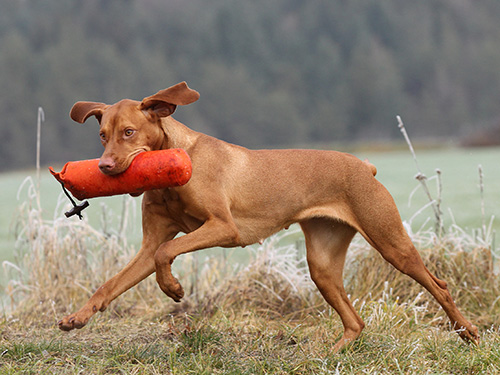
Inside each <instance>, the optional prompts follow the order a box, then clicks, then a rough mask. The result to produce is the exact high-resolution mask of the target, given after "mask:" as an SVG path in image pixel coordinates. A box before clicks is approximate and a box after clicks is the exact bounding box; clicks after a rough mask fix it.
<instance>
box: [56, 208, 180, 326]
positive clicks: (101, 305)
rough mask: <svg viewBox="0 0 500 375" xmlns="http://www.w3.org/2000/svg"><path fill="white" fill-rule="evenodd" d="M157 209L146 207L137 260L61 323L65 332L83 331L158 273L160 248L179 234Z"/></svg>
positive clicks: (135, 258)
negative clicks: (99, 314)
mask: <svg viewBox="0 0 500 375" xmlns="http://www.w3.org/2000/svg"><path fill="white" fill-rule="evenodd" d="M155 209H157V206H154V205H143V233H144V236H143V240H142V246H141V249H140V250H139V252H138V253H137V254H136V256H135V257H134V258H133V259H132V260H131V261H130V263H128V264H127V265H126V266H125V268H123V269H122V270H121V271H120V272H119V273H118V274H116V275H115V276H113V277H112V278H111V279H109V280H108V281H106V282H105V283H104V284H103V285H102V286H101V287H100V288H99V289H97V291H96V292H95V293H94V294H93V295H92V297H90V299H89V300H88V301H87V303H86V304H85V305H84V306H83V307H82V308H81V309H80V310H78V311H77V312H76V313H74V314H71V315H68V316H66V317H64V318H63V319H61V320H60V321H59V323H58V325H59V328H60V329H62V330H63V331H70V330H72V329H74V328H82V327H83V326H85V325H86V324H87V322H88V321H89V319H90V318H91V317H92V316H93V315H94V314H95V313H97V312H98V311H104V310H105V309H106V308H107V307H108V305H109V304H110V303H111V301H113V300H114V299H115V298H116V297H118V296H119V295H120V294H122V293H123V292H125V291H127V290H128V289H130V288H132V287H133V286H134V285H136V284H137V283H139V282H140V281H142V280H143V279H145V278H146V277H148V276H149V275H151V274H152V273H153V272H154V271H155V261H154V254H155V251H156V249H157V248H158V246H159V245H160V244H161V243H163V242H165V241H167V240H170V239H172V238H174V237H175V235H176V234H177V233H178V230H177V229H176V227H175V225H173V223H172V222H171V221H170V220H169V219H168V218H166V217H164V216H163V215H161V213H160V214H158V213H157V212H156V211H155Z"/></svg>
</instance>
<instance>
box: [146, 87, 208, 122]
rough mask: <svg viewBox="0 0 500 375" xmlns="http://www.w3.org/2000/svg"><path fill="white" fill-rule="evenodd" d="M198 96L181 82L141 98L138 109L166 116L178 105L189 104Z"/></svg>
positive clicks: (198, 95)
mask: <svg viewBox="0 0 500 375" xmlns="http://www.w3.org/2000/svg"><path fill="white" fill-rule="evenodd" d="M199 97H200V94H199V93H198V92H197V91H195V90H193V89H190V88H189V87H188V85H187V83H186V82H181V83H178V84H177V85H174V86H171V87H169V88H168V89H165V90H161V91H158V92H157V93H156V94H154V95H151V96H148V97H147V98H144V99H142V102H141V104H140V105H139V109H140V110H141V111H151V112H153V113H155V114H156V115H157V116H159V117H167V116H170V115H171V114H172V113H174V112H175V109H176V108H177V106H178V105H187V104H191V103H193V102H195V101H197V100H198V99H199Z"/></svg>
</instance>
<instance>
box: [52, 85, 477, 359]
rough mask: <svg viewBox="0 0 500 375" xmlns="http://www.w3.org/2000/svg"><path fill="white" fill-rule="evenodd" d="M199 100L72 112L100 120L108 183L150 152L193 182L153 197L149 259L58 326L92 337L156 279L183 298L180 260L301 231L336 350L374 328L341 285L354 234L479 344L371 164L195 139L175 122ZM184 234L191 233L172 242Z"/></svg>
mask: <svg viewBox="0 0 500 375" xmlns="http://www.w3.org/2000/svg"><path fill="white" fill-rule="evenodd" d="M198 98H199V94H198V93H197V92H196V91H194V90H192V89H190V88H189V87H188V86H187V85H186V83H185V82H182V83H179V84H177V85H175V86H172V87H170V88H168V89H165V90H162V91H159V92H158V93H157V94H155V95H152V96H150V97H147V98H145V99H143V100H142V102H138V101H133V100H128V99H125V100H122V101H120V102H118V103H116V104H113V105H106V104H103V103H94V102H78V103H76V104H75V105H74V106H73V108H72V110H71V118H72V119H73V120H75V121H77V122H79V123H83V122H84V121H85V120H86V119H87V118H88V117H90V116H95V117H96V118H97V120H98V121H99V124H100V137H101V141H102V144H103V145H104V148H105V150H104V153H103V154H102V156H101V159H100V163H99V168H100V169H101V170H102V172H103V173H106V174H109V175H112V174H117V173H121V172H123V171H124V170H126V169H127V167H128V166H129V165H130V163H131V161H132V159H133V158H134V157H135V156H136V155H137V154H139V153H140V152H144V151H150V150H159V149H168V148H177V147H178V148H183V149H184V150H186V151H187V153H188V154H189V156H190V157H191V160H192V164H193V175H192V178H191V180H190V181H189V182H188V183H187V184H186V185H184V186H181V187H176V188H170V189H164V190H152V191H147V192H146V193H145V194H144V198H143V202H142V226H143V234H144V238H143V241H142V247H141V249H140V251H139V252H138V254H137V255H136V256H135V257H134V259H133V260H132V261H131V262H130V263H129V264H128V265H127V266H126V267H125V268H124V269H123V270H122V271H120V272H119V273H118V274H117V275H116V276H114V277H113V278H111V279H110V280H109V281H107V282H106V283H105V284H104V285H102V286H101V287H100V288H99V289H98V290H97V291H96V292H95V294H94V295H93V296H92V297H91V298H90V299H89V301H88V302H87V303H86V304H85V305H84V306H83V307H82V308H81V309H80V310H79V311H78V312H76V313H74V314H71V315H69V316H67V317H65V318H63V319H62V320H61V321H60V322H59V327H60V328H61V329H62V330H65V331H69V330H71V329H74V328H82V327H83V326H84V325H85V324H86V323H87V322H88V320H89V319H90V317H91V316H92V315H94V314H95V313H96V312H97V311H103V310H104V309H106V307H107V306H108V305H109V303H110V302H111V301H112V300H114V299H115V298H116V297H118V296H119V295H120V294H122V293H123V292H125V291H126V290H128V289H129V288H131V287H132V286H134V285H136V284H137V283H138V282H140V281H141V280H143V279H144V278H146V277H147V276H149V275H150V274H152V273H153V272H156V280H157V282H158V285H159V286H160V288H161V289H162V290H163V292H165V294H167V295H168V296H169V297H171V298H172V299H174V300H175V301H180V299H181V298H182V297H183V295H184V292H183V289H182V287H181V285H180V284H179V282H178V281H177V279H176V278H175V277H173V276H172V273H171V266H172V262H173V261H174V259H175V258H176V257H177V256H179V255H180V254H184V253H188V252H191V251H195V250H200V249H204V248H209V247H214V246H221V247H235V246H245V245H249V244H253V243H256V242H258V241H261V240H262V239H264V238H266V237H268V236H270V235H271V234H273V233H276V232H278V231H279V230H281V229H283V228H286V227H288V226H289V225H290V224H292V223H299V224H300V226H301V227H302V230H303V232H304V235H305V239H306V247H307V262H308V264H309V269H310V272H311V276H312V279H313V280H314V282H315V283H316V285H317V287H318V289H319V290H320V292H321V293H322V295H323V297H324V298H325V300H326V301H327V302H328V303H329V304H330V305H331V306H332V307H333V308H334V309H335V310H336V311H337V312H338V314H339V315H340V318H341V319H342V323H343V325H344V334H343V336H342V338H341V339H340V341H339V342H337V344H336V345H335V346H334V350H335V351H338V350H339V349H341V348H342V347H344V346H345V345H346V344H347V343H349V342H351V341H352V340H354V339H356V338H357V337H358V336H359V335H360V333H361V331H362V329H363V327H364V323H363V321H362V320H361V318H360V317H359V315H358V314H357V313H356V311H355V310H354V308H353V306H352V304H351V303H350V301H349V299H348V298H347V295H346V292H345V291H344V287H343V281H342V272H343V267H344V260H345V256H346V251H347V248H348V246H349V243H350V242H351V239H352V238H353V236H354V234H355V233H356V232H359V233H361V235H362V236H363V237H364V238H365V239H366V240H367V241H368V243H370V245H371V246H373V247H374V248H375V249H376V250H378V251H379V252H380V254H382V256H383V257H384V258H385V259H386V260H387V261H388V262H390V263H391V264H392V265H393V266H394V267H396V268H397V269H398V270H399V271H401V272H403V273H405V274H407V275H408V276H410V277H412V278H413V279H415V280H416V281H417V282H419V283H420V284H421V285H423V286H424V287H425V288H426V289H427V290H428V291H429V292H430V293H431V294H432V295H433V296H434V297H435V298H436V300H437V301H438V302H439V304H440V305H441V306H442V307H443V309H444V311H445V312H446V314H447V315H448V317H449V318H450V320H451V325H452V327H453V328H454V329H457V331H458V334H459V335H460V336H461V337H462V338H463V339H464V340H466V341H471V342H478V340H479V335H478V330H477V328H476V327H475V326H474V325H472V324H471V323H470V322H469V321H468V320H467V319H465V318H464V316H463V315H462V314H461V313H460V311H459V310H458V309H457V307H456V306H455V303H454V302H453V299H452V297H451V296H450V293H449V292H448V290H447V287H446V282H444V281H441V280H439V279H437V278H436V277H435V276H434V275H432V274H431V273H430V272H429V271H428V270H427V268H426V267H425V266H424V264H423V262H422V259H421V257H420V255H419V254H418V252H417V250H416V249H415V247H414V246H413V244H412V242H411V241H410V239H409V237H408V235H407V233H406V232H405V230H404V228H403V225H402V223H401V218H400V216H399V213H398V210H397V208H396V206H395V204H394V201H393V199H392V197H391V195H390V194H389V193H388V191H387V190H386V189H385V188H384V187H383V186H382V185H381V184H380V183H379V182H378V181H377V180H376V179H375V177H374V175H375V173H376V169H375V167H374V166H373V165H371V164H369V163H367V162H362V161H360V160H359V159H357V158H355V157H354V156H351V155H348V154H344V153H340V152H335V151H313V150H259V151H251V150H248V149H246V148H243V147H239V146H235V145H232V144H228V143H226V142H223V141H220V140H218V139H216V138H213V137H210V136H207V135H204V134H201V133H198V132H195V131H193V130H190V129H189V128H187V127H186V126H184V125H183V124H181V123H180V122H178V121H176V120H174V119H173V118H172V117H170V115H171V114H172V113H173V112H174V111H175V109H176V107H177V106H178V105H186V104H190V103H193V102H194V101H196V100H197V99H198ZM179 232H183V233H186V235H184V236H181V237H177V238H175V239H174V237H175V236H176V234H177V233H179Z"/></svg>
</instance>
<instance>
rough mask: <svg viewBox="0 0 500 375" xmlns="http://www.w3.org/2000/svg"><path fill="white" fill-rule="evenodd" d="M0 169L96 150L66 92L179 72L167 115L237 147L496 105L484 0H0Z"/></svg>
mask: <svg viewBox="0 0 500 375" xmlns="http://www.w3.org/2000/svg"><path fill="white" fill-rule="evenodd" d="M0 9H1V10H0V90H1V91H2V97H1V100H0V127H1V129H2V137H1V139H0V169H1V170H5V169H12V168H19V167H24V166H31V165H33V161H34V153H35V151H34V150H35V142H36V132H35V124H36V115H37V108H38V107H39V106H41V107H43V109H44V111H45V115H46V122H45V123H44V126H43V132H42V161H43V162H45V163H47V162H54V161H55V162H57V161H59V162H62V161H67V160H75V159H78V158H88V157H98V156H99V155H100V153H101V145H100V143H99V140H98V136H97V133H98V132H97V129H96V127H97V125H96V123H95V121H94V120H90V121H89V124H86V125H84V126H82V125H78V124H74V125H73V123H72V121H71V120H70V119H69V117H68V113H69V110H70V108H71V106H72V104H73V103H74V102H75V101H77V100H92V101H102V102H106V103H114V102H116V101H118V100H120V99H122V98H132V99H138V100H140V99H142V98H143V97H145V96H148V95H151V94H153V93H155V92H156V91H158V90H160V89H163V88H165V87H168V86H170V85H172V84H175V83H177V82H179V81H182V80H186V81H187V82H188V84H189V85H190V86H191V87H192V88H194V89H196V90H198V91H199V92H200V93H201V99H200V100H199V101H198V102H197V103H195V104H193V105H191V106H188V107H185V108H181V109H178V112H177V113H176V115H175V117H176V118H178V119H179V120H180V121H183V122H185V123H186V124H187V125H189V126H190V127H192V128H193V129H195V130H199V131H203V132H206V133H208V134H211V135H214V136H216V137H219V138H222V139H225V140H227V141H230V142H236V143H239V144H242V145H244V146H247V147H252V148H255V147H268V146H278V147H279V146H284V145H294V144H305V143H313V142H318V141H320V142H329V141H339V142H342V141H351V140H366V139H375V138H376V139H382V138H383V139H390V138H393V137H395V136H398V137H399V132H398V129H397V125H396V120H395V116H396V115H397V114H400V115H402V116H403V119H404V120H405V122H406V123H407V124H411V127H412V128H411V133H412V135H414V136H419V135H420V136H426V137H432V136H440V137H449V138H453V137H456V136H458V135H460V134H462V133H463V132H464V131H466V130H467V129H471V128H474V127H484V126H487V125H488V124H490V123H491V122H492V121H494V120H496V119H498V117H499V115H500V106H499V104H498V101H499V98H500V69H499V67H500V22H499V21H498V20H499V19H500V2H499V1H498V0H419V1H411V2H410V1H403V2H402V1H400V0H384V1H374V0H314V1H303V0H302V1H301V0H272V1H269V0H250V1H234V0H205V1H202V0H120V1H109V0H80V1H62V0H59V1H58V0H44V1H35V0H0Z"/></svg>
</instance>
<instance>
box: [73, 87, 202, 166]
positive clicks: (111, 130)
mask: <svg viewBox="0 0 500 375" xmlns="http://www.w3.org/2000/svg"><path fill="white" fill-rule="evenodd" d="M199 97H200V94H199V93H198V92H196V91H195V90H192V89H190V88H189V87H188V85H187V84H186V82H181V83H178V84H177V85H174V86H172V87H169V88H167V89H165V90H161V91H158V92H157V93H156V94H154V95H151V96H148V97H147V98H144V99H143V100H142V101H141V102H138V101H135V100H129V99H124V100H121V101H119V102H118V103H115V104H112V105H108V104H104V103H96V102H77V103H75V105H73V108H71V112H70V116H71V118H72V119H73V120H74V121H76V122H79V123H81V124H83V123H84V122H85V121H86V120H87V119H88V118H89V117H91V116H95V117H96V119H97V121H98V122H99V125H100V131H99V136H100V137H101V142H102V144H103V146H104V153H103V154H102V156H101V159H100V160H99V168H100V169H101V171H102V172H103V173H105V174H108V175H113V174H118V173H121V172H123V171H125V170H126V169H127V168H128V167H129V165H130V163H131V162H132V160H133V159H134V157H135V156H136V155H137V154H139V153H141V152H144V151H152V150H158V149H160V148H161V146H162V143H163V142H164V139H165V137H164V133H163V129H162V127H161V119H162V118H163V117H167V116H170V115H171V114H172V113H174V111H175V109H176V108H177V106H178V105H186V104H190V103H193V102H195V101H196V100H198V98H199Z"/></svg>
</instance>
